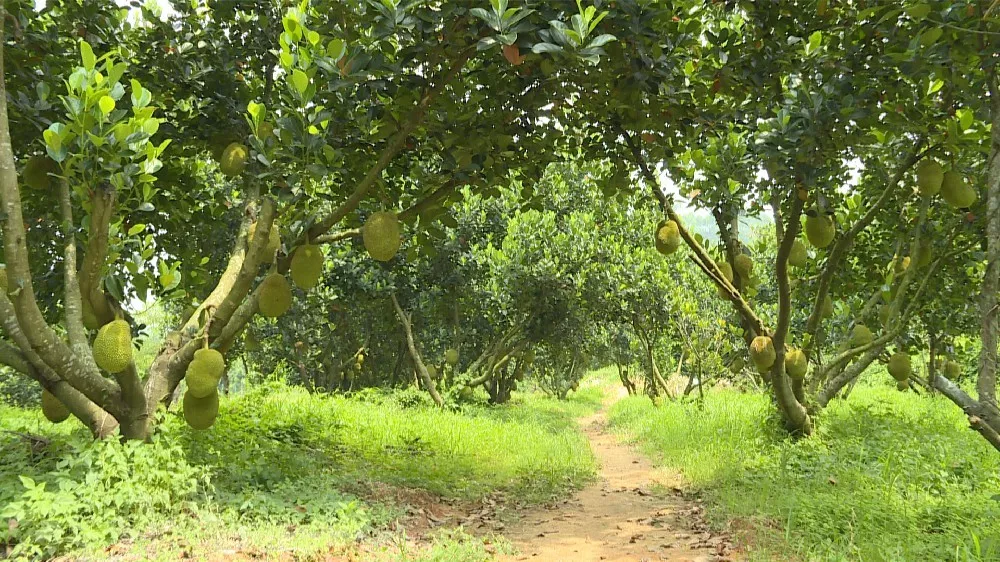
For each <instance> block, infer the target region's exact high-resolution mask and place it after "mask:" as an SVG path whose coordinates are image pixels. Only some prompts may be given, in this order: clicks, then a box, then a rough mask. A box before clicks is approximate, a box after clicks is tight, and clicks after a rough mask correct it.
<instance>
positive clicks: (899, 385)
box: [896, 379, 910, 392]
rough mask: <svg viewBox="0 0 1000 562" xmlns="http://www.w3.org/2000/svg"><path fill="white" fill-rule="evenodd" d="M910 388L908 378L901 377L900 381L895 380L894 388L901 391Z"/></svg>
mask: <svg viewBox="0 0 1000 562" xmlns="http://www.w3.org/2000/svg"><path fill="white" fill-rule="evenodd" d="M909 389H910V379H903V380H901V381H896V390H898V391H900V392H902V391H904V390H909Z"/></svg>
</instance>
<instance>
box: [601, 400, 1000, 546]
mask: <svg viewBox="0 0 1000 562" xmlns="http://www.w3.org/2000/svg"><path fill="white" fill-rule="evenodd" d="M773 411H774V410H773V407H772V406H771V405H770V403H769V400H768V397H767V396H762V395H747V394H741V393H738V392H736V391H718V392H712V393H709V394H708V395H707V396H706V400H705V403H704V406H703V407H700V406H699V405H698V404H697V403H687V404H677V403H666V404H663V405H662V406H660V407H654V406H653V405H652V404H651V403H650V401H649V400H648V399H645V398H639V397H633V398H627V399H625V400H623V401H621V402H619V403H618V404H617V405H615V406H614V407H613V408H612V410H611V412H610V419H611V422H612V424H613V426H614V427H616V429H617V430H618V431H620V432H622V433H624V434H626V435H628V436H630V437H631V438H633V439H634V440H637V441H638V442H640V443H642V445H643V446H644V448H645V449H646V450H647V451H649V452H650V453H651V454H653V455H654V456H656V457H657V458H658V459H659V460H660V461H661V462H662V464H663V465H666V466H669V467H673V468H676V469H679V470H680V471H681V472H682V473H683V475H684V476H685V478H686V480H687V481H688V482H689V483H690V484H691V485H692V486H693V487H695V488H698V489H701V490H702V491H703V492H704V493H705V494H706V495H707V496H708V498H709V499H710V500H711V501H710V504H712V505H713V506H714V507H713V511H712V516H713V518H714V519H715V520H716V522H717V523H719V524H721V523H722V522H723V521H730V522H731V523H732V524H733V525H734V526H737V527H746V526H749V527H750V529H751V531H752V532H751V533H750V536H751V537H753V538H755V539H756V543H755V546H754V547H753V549H754V550H756V556H759V557H760V559H762V560H774V559H779V560H780V559H803V560H823V561H828V560H864V561H866V562H867V561H883V560H884V561H902V560H912V561H925V560H941V561H947V560H955V561H961V562H965V561H973V560H975V561H985V560H998V559H1000V495H997V494H998V492H1000V455H998V454H997V453H996V451H994V450H993V449H991V448H990V447H989V446H988V444H987V443H986V442H985V441H983V440H982V439H981V438H980V437H979V436H978V435H976V434H975V433H974V432H972V431H970V430H969V429H968V422H967V421H966V420H965V419H964V416H963V415H962V413H961V411H959V410H958V409H957V408H955V407H954V406H953V405H952V404H951V403H949V402H947V401H946V400H945V399H944V398H941V397H931V396H926V395H924V396H918V395H916V394H914V393H900V392H897V391H896V390H895V389H893V388H889V387H881V386H879V387H861V386H859V387H858V388H857V389H855V390H854V392H853V393H852V394H851V396H850V398H849V399H848V400H846V401H845V400H836V401H834V402H833V403H831V404H830V406H829V407H828V408H827V409H826V410H825V411H824V412H823V413H822V415H821V416H820V417H819V419H818V420H817V431H816V435H814V436H813V437H811V438H807V439H799V440H793V439H790V438H788V437H787V436H786V435H785V434H783V433H782V432H781V431H780V430H779V429H778V428H779V427H780V424H779V422H777V420H775V419H772V418H771V416H772V412H773ZM789 546H790V547H791V550H792V552H791V553H789V552H788V550H787V549H788V547H789Z"/></svg>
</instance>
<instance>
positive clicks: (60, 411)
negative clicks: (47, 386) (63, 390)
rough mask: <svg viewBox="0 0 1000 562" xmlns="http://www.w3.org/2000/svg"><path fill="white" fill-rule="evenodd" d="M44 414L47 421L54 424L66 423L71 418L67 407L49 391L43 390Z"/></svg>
mask: <svg viewBox="0 0 1000 562" xmlns="http://www.w3.org/2000/svg"><path fill="white" fill-rule="evenodd" d="M42 413H43V414H45V419H47V420H49V421H50V422H52V423H59V422H63V421H66V418H68V417H69V410H68V409H66V406H65V405H64V404H63V403H62V402H61V401H59V399H58V398H56V396H55V395H54V394H52V393H51V392H49V391H48V390H42Z"/></svg>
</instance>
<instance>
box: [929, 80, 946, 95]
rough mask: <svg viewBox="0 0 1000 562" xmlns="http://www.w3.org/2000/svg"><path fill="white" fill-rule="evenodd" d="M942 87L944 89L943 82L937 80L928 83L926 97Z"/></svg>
mask: <svg viewBox="0 0 1000 562" xmlns="http://www.w3.org/2000/svg"><path fill="white" fill-rule="evenodd" d="M942 87H944V80H940V79H938V80H934V81H932V82H931V83H930V85H929V86H927V95H928V96H929V95H931V94H933V93H934V92H937V91H938V90H940V89H941V88H942Z"/></svg>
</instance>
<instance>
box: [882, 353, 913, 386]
mask: <svg viewBox="0 0 1000 562" xmlns="http://www.w3.org/2000/svg"><path fill="white" fill-rule="evenodd" d="M886 370H887V371H889V375H890V376H891V377H892V378H894V379H896V380H897V381H902V380H906V379H908V378H910V375H911V374H912V373H913V368H912V366H911V365H910V356H909V355H907V354H906V353H904V352H902V351H897V352H896V353H893V354H892V356H891V357H889V363H887V364H886Z"/></svg>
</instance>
